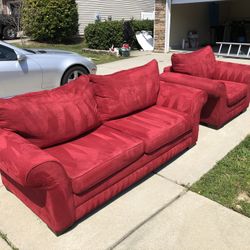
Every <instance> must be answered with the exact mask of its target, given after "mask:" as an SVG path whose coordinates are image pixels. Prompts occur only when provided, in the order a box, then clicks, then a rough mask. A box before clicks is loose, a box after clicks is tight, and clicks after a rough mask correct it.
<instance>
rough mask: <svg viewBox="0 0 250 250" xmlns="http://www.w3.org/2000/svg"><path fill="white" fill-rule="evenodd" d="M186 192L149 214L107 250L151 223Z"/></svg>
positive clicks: (185, 191)
mask: <svg viewBox="0 0 250 250" xmlns="http://www.w3.org/2000/svg"><path fill="white" fill-rule="evenodd" d="M187 192H188V189H185V190H183V191H182V192H181V193H180V194H179V195H177V196H176V197H175V198H173V199H172V200H170V201H169V202H167V203H166V204H164V205H163V206H162V207H160V208H159V209H158V210H156V211H155V212H154V213H153V214H151V215H150V216H149V217H148V218H146V219H145V220H143V221H142V222H141V223H139V224H138V225H137V226H135V227H134V228H133V229H131V230H130V231H129V232H128V233H126V234H125V235H124V236H122V237H121V238H120V239H119V240H117V241H116V242H115V243H114V244H112V245H111V246H110V247H109V248H107V250H112V249H114V248H115V247H117V246H118V245H119V244H120V243H122V242H123V241H124V240H126V239H127V238H128V237H129V236H130V235H131V234H133V233H134V232H136V231H137V230H138V229H140V228H141V227H142V226H143V225H145V224H146V223H148V222H149V221H151V220H152V219H153V218H154V217H156V216H157V215H158V214H159V213H161V212H162V211H163V210H165V209H166V208H167V207H169V206H170V205H172V204H173V203H174V202H175V201H177V200H178V199H180V198H181V197H182V196H184V195H185V194H186V193H187Z"/></svg>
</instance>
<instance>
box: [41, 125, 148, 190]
mask: <svg viewBox="0 0 250 250" xmlns="http://www.w3.org/2000/svg"><path fill="white" fill-rule="evenodd" d="M143 148H144V146H143V142H142V141H141V140H139V139H138V138H135V137H131V136H127V135H126V134H123V133H121V132H119V131H117V130H114V129H112V128H109V127H106V126H101V127H99V128H98V129H96V130H95V131H93V132H91V133H89V134H88V135H86V136H84V137H82V138H80V139H77V140H75V141H72V142H68V143H66V144H62V145H59V146H56V147H53V148H48V149H46V151H47V152H48V153H49V154H51V155H52V156H54V157H55V158H57V159H58V160H59V161H60V162H61V163H62V165H63V166H64V169H65V171H66V173H67V175H68V176H69V178H70V179H71V181H72V188H73V192H74V193H76V194H80V193H82V192H84V191H87V190H88V189H89V188H91V187H93V186H94V185H95V184H97V183H99V182H101V181H102V180H104V179H106V178H108V177H110V176H111V175H113V174H115V173H116V172H118V171H119V170H121V169H122V168H124V167H126V166H127V165H129V164H131V163H132V162H134V161H136V160H137V159H138V158H140V157H141V156H142V155H143V154H144V151H143Z"/></svg>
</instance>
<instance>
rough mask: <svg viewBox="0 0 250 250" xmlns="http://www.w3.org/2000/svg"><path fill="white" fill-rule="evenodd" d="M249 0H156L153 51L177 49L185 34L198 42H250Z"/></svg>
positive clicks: (202, 43) (181, 43) (181, 44)
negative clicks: (196, 35) (193, 37)
mask: <svg viewBox="0 0 250 250" xmlns="http://www.w3.org/2000/svg"><path fill="white" fill-rule="evenodd" d="M249 10H250V1H249V0H217V1H216V0H155V36H154V38H155V50H156V51H159V52H168V51H169V50H171V49H180V48H181V47H182V46H183V41H185V40H186V39H187V35H188V33H189V32H190V31H191V32H194V31H195V32H197V34H198V39H199V44H200V45H205V44H210V43H212V44H214V42H215V41H228V42H244V43H245V42H248V43H250V12H249Z"/></svg>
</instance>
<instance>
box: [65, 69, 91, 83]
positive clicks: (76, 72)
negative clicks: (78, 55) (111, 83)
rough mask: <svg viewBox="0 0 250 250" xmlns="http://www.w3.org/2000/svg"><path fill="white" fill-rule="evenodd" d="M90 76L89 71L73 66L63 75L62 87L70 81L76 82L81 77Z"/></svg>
mask: <svg viewBox="0 0 250 250" xmlns="http://www.w3.org/2000/svg"><path fill="white" fill-rule="evenodd" d="M87 74H89V72H88V70H87V69H86V68H84V67H81V66H73V67H71V68H69V69H68V70H67V71H66V72H65V73H64V75H63V77H62V81H61V85H64V84H66V83H68V82H70V81H73V80H75V79H76V78H78V77H79V76H81V75H87Z"/></svg>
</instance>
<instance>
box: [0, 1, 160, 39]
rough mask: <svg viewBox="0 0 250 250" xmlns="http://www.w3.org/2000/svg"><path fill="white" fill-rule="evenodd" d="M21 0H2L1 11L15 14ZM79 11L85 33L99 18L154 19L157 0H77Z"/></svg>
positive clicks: (82, 30)
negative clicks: (87, 27) (89, 25)
mask: <svg viewBox="0 0 250 250" xmlns="http://www.w3.org/2000/svg"><path fill="white" fill-rule="evenodd" d="M19 3H20V0H0V11H2V12H3V13H4V14H13V12H15V11H16V10H17V6H18V4H19ZM76 3H77V5H78V13H79V24H80V27H79V32H80V34H83V33H84V28H85V27H86V26H87V25H88V24H89V23H94V22H95V20H96V19H97V18H100V19H101V20H102V21H104V20H108V19H112V20H122V19H124V20H129V19H131V18H134V19H153V15H152V14H153V13H154V4H155V0H137V1H133V0H105V1H103V0H92V1H86V0H76Z"/></svg>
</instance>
